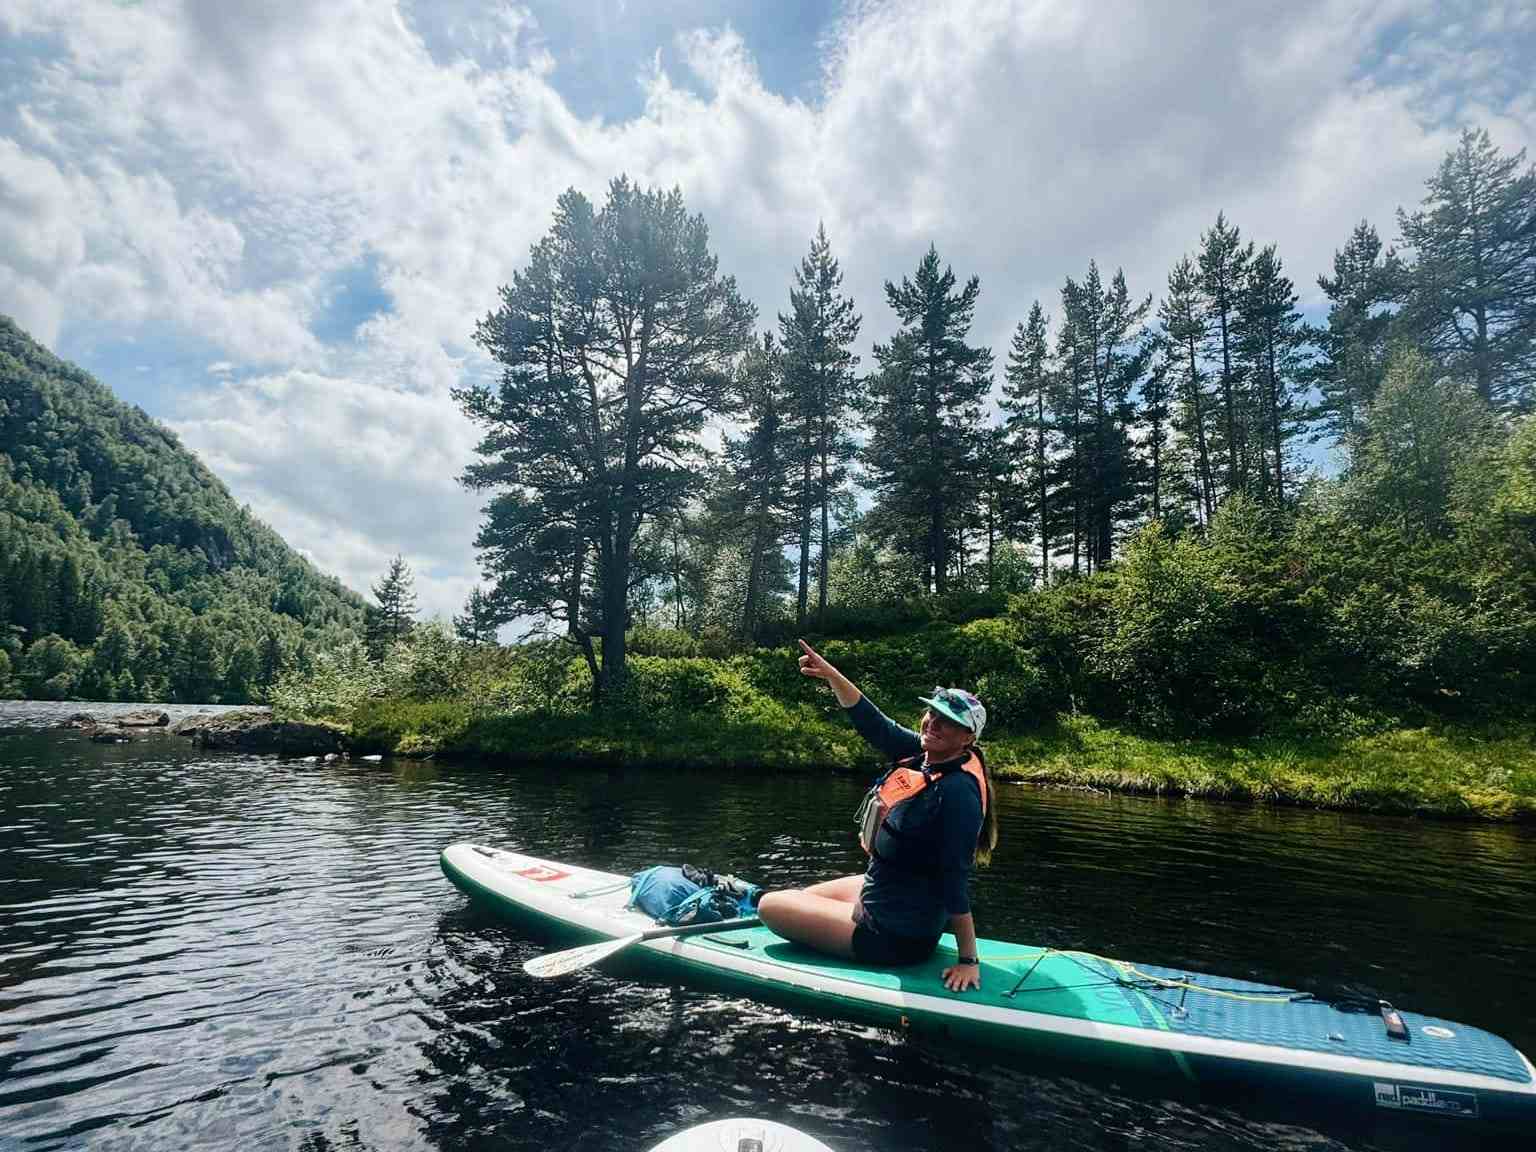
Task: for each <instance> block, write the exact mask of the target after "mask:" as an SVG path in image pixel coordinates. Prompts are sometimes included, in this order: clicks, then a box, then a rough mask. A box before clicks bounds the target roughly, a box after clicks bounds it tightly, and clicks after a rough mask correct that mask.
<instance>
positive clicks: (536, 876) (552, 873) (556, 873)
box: [512, 864, 570, 884]
mask: <svg viewBox="0 0 1536 1152" xmlns="http://www.w3.org/2000/svg"><path fill="white" fill-rule="evenodd" d="M512 875H514V876H521V877H522V878H523V879H524V880H532V881H533V882H534V883H536V884H547V883H549V882H550V881H551V880H564V879H566V878H567V877H569V876H570V873H569V872H566V871H565V870H563V869H561V868H551V867H550V866H549V865H548V864H532V865H530V866H529V867H527V868H519V869H518V870H517V871H516V872H514V873H512Z"/></svg>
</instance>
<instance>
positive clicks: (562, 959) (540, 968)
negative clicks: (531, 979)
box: [523, 932, 644, 977]
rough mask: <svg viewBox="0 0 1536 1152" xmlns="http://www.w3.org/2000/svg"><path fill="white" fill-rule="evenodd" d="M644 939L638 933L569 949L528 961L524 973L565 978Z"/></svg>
mask: <svg viewBox="0 0 1536 1152" xmlns="http://www.w3.org/2000/svg"><path fill="white" fill-rule="evenodd" d="M643 939H644V937H643V936H641V935H640V934H639V933H638V932H637V933H635V934H634V935H633V936H620V937H619V938H618V939H617V940H599V941H598V942H597V943H596V944H583V945H582V946H581V947H580V948H568V949H566V950H565V951H564V952H550V953H547V954H545V955H543V956H535V957H534V958H533V959H532V960H529V961H526V962H525V963H524V964H523V971H524V972H526V973H528V975H530V976H540V977H549V976H564V975H566V974H567V973H569V972H579V971H580V970H581V969H583V968H589V967H591V966H592V965H593V964H598V963H601V962H602V961H604V960H606V959H608V957H610V956H612V955H613V954H614V953H615V952H622V951H624V949H626V948H628V947H629V946H630V945H631V944H638V943H640V941H641V940H643Z"/></svg>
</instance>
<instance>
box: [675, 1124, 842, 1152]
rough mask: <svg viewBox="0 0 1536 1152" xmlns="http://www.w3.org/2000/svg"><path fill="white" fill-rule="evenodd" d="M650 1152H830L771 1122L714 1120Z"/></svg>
mask: <svg viewBox="0 0 1536 1152" xmlns="http://www.w3.org/2000/svg"><path fill="white" fill-rule="evenodd" d="M651 1152H832V1149H830V1148H828V1147H827V1146H826V1145H825V1144H823V1143H822V1142H821V1141H820V1140H813V1139H811V1137H809V1136H807V1135H806V1134H805V1133H804V1132H797V1131H795V1130H794V1129H793V1128H788V1127H785V1126H784V1125H783V1124H775V1123H774V1122H773V1121H772V1120H745V1119H742V1120H736V1119H732V1120H715V1121H712V1122H710V1123H708V1124H700V1125H699V1126H698V1127H697V1128H689V1129H688V1130H687V1131H686V1132H679V1133H678V1134H677V1135H675V1136H669V1137H667V1139H665V1140H663V1141H662V1142H661V1143H660V1144H658V1145H656V1146H655V1147H654V1148H652V1149H651Z"/></svg>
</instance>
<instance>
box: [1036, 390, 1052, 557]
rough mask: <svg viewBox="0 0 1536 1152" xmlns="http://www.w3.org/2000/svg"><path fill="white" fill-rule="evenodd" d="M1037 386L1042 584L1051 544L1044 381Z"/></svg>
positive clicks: (1037, 477) (1037, 471) (1037, 472)
mask: <svg viewBox="0 0 1536 1152" xmlns="http://www.w3.org/2000/svg"><path fill="white" fill-rule="evenodd" d="M1039 386H1040V390H1039V391H1038V392H1036V393H1035V431H1036V436H1035V479H1036V482H1037V483H1038V484H1039V487H1040V583H1041V584H1042V585H1044V584H1045V583H1046V582H1047V581H1046V577H1047V575H1048V574H1049V573H1050V570H1051V545H1050V533H1049V532H1048V531H1047V529H1046V524H1047V517H1046V510H1045V381H1044V380H1040V381H1039Z"/></svg>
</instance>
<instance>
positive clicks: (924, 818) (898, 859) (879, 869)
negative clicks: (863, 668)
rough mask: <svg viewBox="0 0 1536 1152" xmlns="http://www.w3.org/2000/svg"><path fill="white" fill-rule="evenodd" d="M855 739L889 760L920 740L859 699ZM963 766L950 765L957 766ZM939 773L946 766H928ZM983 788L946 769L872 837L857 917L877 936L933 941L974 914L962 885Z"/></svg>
mask: <svg viewBox="0 0 1536 1152" xmlns="http://www.w3.org/2000/svg"><path fill="white" fill-rule="evenodd" d="M846 711H847V714H848V719H849V720H850V721H851V722H852V723H853V726H854V728H855V729H856V730H857V731H858V733H859V735H860V736H862V737H864V739H866V740H868V741H869V742H870V743H871V744H872V745H874V746H875V747H876V748H877V749H879V750H880V751H881V752H883V753H885V755H887V756H889V757H890V758H891V759H892V760H899V759H901V758H903V757H906V756H917V755H921V753H922V750H923V745H922V740H921V739H920V738H919V736H918V734H917V733H916V732H914V731H912V729H910V728H903V727H902V726H901V725H900V724H897V723H896V722H895V721H894V720H892V719H890V718H889V717H888V716H886V715H885V714H884V713H883V712H881V711H880V709H878V708H876V707H875V706H874V705H873V704H872V703H870V700H869V697H867V696H863V695H860V697H859V699H858V701H857V702H856V703H855V704H854V705H853V706H852V707H851V708H848V709H846ZM959 763H960V761H959V760H958V759H956V760H955V761H953V762H952V764H953V766H954V767H955V768H958V767H959ZM929 767H930V768H943V767H945V765H943V764H934V765H930V766H929ZM981 803H982V802H981V790H980V789H979V788H977V786H976V781H975V780H974V779H972V778H971V775H970V773H968V772H961V771H949V772H945V773H944V774H943V775H942V776H940V777H939V778H938V779H937V780H935V781H934V782H933V783H932V784H930V785H929V786H928V787H926V788H924V789H923V790H922V791H921V792H919V793H918V794H917V795H916V796H914V797H912V798H911V799H910V800H907V801H905V802H903V803H901V804H898V805H897V806H896V807H895V808H894V809H892V811H891V813H890V815H889V816H887V819H886V823H888V824H890V825H892V828H893V829H894V831H892V830H890V829H887V828H885V827H883V826H882V828H881V829H880V831H879V832H878V833H877V834H876V838H875V852H874V854H873V855H871V856H870V858H869V868H868V870H867V871H866V872H865V873H864V887H863V889H862V891H861V892H860V895H859V902H860V905H861V906H862V915H861V917H860V918H861V919H864V920H867V921H873V924H872V927H874V928H875V930H877V931H881V932H889V933H892V934H893V935H903V936H936V935H938V934H939V933H941V932H943V931H944V925H945V922H946V921H947V920H948V919H949V917H951V916H963V915H965V914H966V913H967V912H969V911H970V910H971V903H970V897H969V896H968V894H967V892H966V886H967V883H968V881H969V880H970V875H971V865H972V864H973V863H974V861H975V858H976V839H977V837H978V836H979V835H980V833H981V817H982V810H981Z"/></svg>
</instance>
